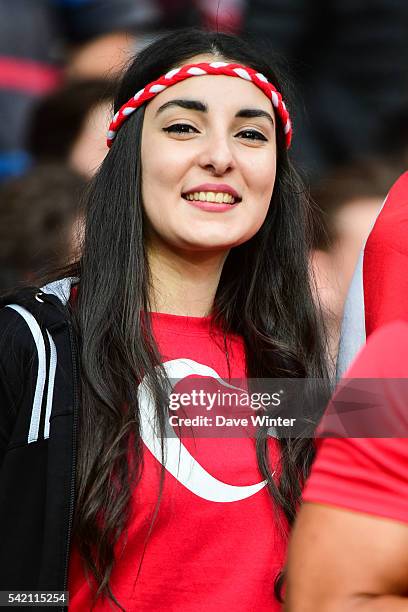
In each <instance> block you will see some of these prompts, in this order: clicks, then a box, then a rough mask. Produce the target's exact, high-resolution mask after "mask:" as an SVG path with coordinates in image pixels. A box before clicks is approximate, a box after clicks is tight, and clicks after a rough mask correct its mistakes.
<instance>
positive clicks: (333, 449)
mask: <svg viewBox="0 0 408 612" xmlns="http://www.w3.org/2000/svg"><path fill="white" fill-rule="evenodd" d="M345 378H360V379H362V378H383V379H384V385H383V393H384V394H385V398H386V402H387V403H386V405H387V408H388V409H389V411H390V413H391V415H390V416H392V418H394V419H395V420H396V421H397V422H398V423H399V425H400V428H401V429H400V431H403V432H404V434H405V435H406V433H405V432H406V431H407V429H408V410H407V405H408V401H407V396H406V393H401V389H405V388H406V386H404V387H401V386H399V387H398V386H397V385H396V384H393V383H392V381H390V380H389V379H390V378H393V379H397V378H408V325H407V324H406V323H405V322H401V321H397V322H394V323H391V324H388V325H386V326H385V327H382V328H381V329H379V330H377V331H376V332H374V334H373V335H372V336H370V338H369V339H368V342H367V344H366V346H365V347H364V348H363V350H362V351H361V352H360V354H359V355H358V356H357V358H356V360H355V361H354V363H353V364H352V366H351V368H350V369H349V371H348V372H347V373H346V375H345ZM396 390H399V392H396ZM340 393H341V391H340ZM337 400H341V396H339V395H338V396H337ZM303 499H304V500H305V501H311V502H317V503H323V504H330V505H334V506H340V507H343V508H347V509H350V510H356V511H359V512H365V513H368V514H373V515H376V516H381V517H387V518H391V519H395V520H398V521H403V522H405V523H408V439H407V438H341V439H335V438H326V439H324V440H321V441H320V443H319V451H318V455H317V459H316V461H315V463H314V465H313V469H312V473H311V476H310V478H309V480H308V481H307V483H306V486H305V489H304V493H303Z"/></svg>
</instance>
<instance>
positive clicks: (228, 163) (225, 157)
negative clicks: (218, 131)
mask: <svg viewBox="0 0 408 612" xmlns="http://www.w3.org/2000/svg"><path fill="white" fill-rule="evenodd" d="M231 144H232V143H231V142H230V141H229V138H228V137H227V136H225V135H213V136H209V137H208V138H207V139H206V142H205V146H204V149H203V151H202V152H201V154H200V165H201V167H202V168H205V169H206V170H208V171H210V172H211V173H212V174H213V175H214V176H221V175H223V174H228V173H229V172H230V171H231V170H232V169H233V168H234V167H235V160H234V156H233V152H232V150H231Z"/></svg>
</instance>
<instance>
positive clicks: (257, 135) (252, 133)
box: [237, 130, 268, 142]
mask: <svg viewBox="0 0 408 612" xmlns="http://www.w3.org/2000/svg"><path fill="white" fill-rule="evenodd" d="M237 136H239V137H240V138H245V139H248V140H263V141H265V142H266V141H267V140H268V139H267V138H265V136H264V135H263V134H262V133H261V132H258V131H257V130H242V131H241V132H239V133H238V134H237Z"/></svg>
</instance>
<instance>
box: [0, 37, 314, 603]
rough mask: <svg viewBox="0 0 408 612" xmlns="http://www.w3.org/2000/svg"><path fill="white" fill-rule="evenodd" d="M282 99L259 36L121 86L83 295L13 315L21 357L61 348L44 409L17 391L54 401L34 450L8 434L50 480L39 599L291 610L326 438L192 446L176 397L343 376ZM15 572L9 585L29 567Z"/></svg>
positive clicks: (170, 52)
mask: <svg viewBox="0 0 408 612" xmlns="http://www.w3.org/2000/svg"><path fill="white" fill-rule="evenodd" d="M281 87H282V85H281V83H280V82H278V79H277V77H276V74H275V73H274V72H273V71H272V69H271V67H270V66H268V65H266V64H265V63H264V62H263V61H261V59H260V58H259V57H258V56H257V55H256V54H255V53H254V52H253V51H252V50H251V49H250V48H248V47H247V45H246V44H244V43H243V42H242V41H240V40H239V39H237V38H236V37H231V36H228V35H225V34H215V33H204V32H201V31H188V32H180V33H176V34H171V35H169V36H167V37H166V38H164V39H161V40H159V41H157V42H155V43H153V44H152V45H151V46H150V47H148V48H147V49H145V50H144V51H143V52H142V53H141V54H140V55H139V56H138V57H137V58H136V59H135V61H134V62H133V63H132V64H131V65H130V67H129V68H128V70H127V72H126V73H125V75H124V76H123V80H122V82H121V85H120V87H119V91H118V94H117V97H116V101H115V113H116V114H115V117H114V120H113V122H112V124H111V128H110V132H109V135H108V136H109V144H110V151H109V153H108V155H107V157H106V158H105V160H104V162H103V163H102V166H101V168H100V170H99V172H98V174H97V176H96V177H95V179H94V181H93V184H92V186H91V188H90V191H89V194H88V198H87V220H86V237H85V244H84V249H83V254H82V257H81V260H80V261H79V262H78V264H77V265H76V266H74V267H73V268H72V269H71V270H70V275H71V276H73V277H76V280H73V279H65V281H63V282H62V283H59V284H58V283H57V284H54V285H51V286H47V287H46V288H44V290H43V291H41V292H37V293H35V294H30V295H28V294H25V297H23V298H19V302H18V303H17V304H16V303H14V304H9V306H10V308H3V310H2V311H1V313H0V314H1V318H2V324H3V326H4V327H5V328H7V329H12V330H13V338H14V340H13V343H14V345H15V344H16V343H17V340H16V339H17V338H19V341H18V347H20V346H21V344H22V343H23V342H25V343H28V342H30V341H31V345H32V346H33V339H32V338H29V336H30V331H31V333H32V334H33V325H34V324H33V321H32V319H30V316H31V317H32V318H35V319H36V320H37V321H38V327H39V330H40V332H39V333H41V334H42V335H41V338H43V339H44V346H45V349H44V351H42V346H39V344H41V343H38V342H37V344H36V345H35V347H34V348H36V350H37V353H36V355H37V357H36V358H31V360H30V363H31V364H32V363H35V364H36V363H37V362H38V363H40V361H41V355H43V362H44V364H45V366H44V368H45V374H44V376H43V378H44V383H43V385H42V388H43V395H42V396H41V394H40V393H39V394H38V393H37V391H38V386H39V383H38V381H39V380H40V379H41V377H40V366H38V376H37V379H36V380H37V382H35V379H34V381H33V383H32V385H31V387H30V389H31V396H30V394H29V392H28V391H27V392H26V394H25V395H24V397H23V399H21V382H18V380H17V382H15V384H14V386H13V387H12V388H10V385H7V384H6V383H4V387H3V391H2V393H3V395H4V397H8V398H10V397H12V398H17V399H16V400H15V401H16V402H17V401H19V402H20V403H24V401H25V402H26V404H27V405H28V404H29V405H31V404H30V399H29V398H30V397H31V398H32V396H33V395H34V396H35V399H36V401H37V404H36V410H37V412H35V410H34V407H33V408H32V409H31V411H30V408H27V413H28V417H27V419H28V420H29V423H30V427H29V429H28V438H27V435H26V434H27V431H26V430H24V428H23V429H21V427H22V426H21V424H20V430H19V431H20V434H19V435H20V438H18V437H17V438H16V442H13V443H12V444H11V445H10V442H9V440H10V436H12V434H11V433H10V432H11V431H13V428H12V425H11V424H10V420H11V417H10V416H9V415H7V419H8V420H7V422H6V424H5V425H4V427H2V430H1V432H2V438H1V439H2V440H3V449H4V451H5V450H6V448H7V449H8V452H7V453H6V454H5V458H4V462H3V469H4V470H6V468H7V470H8V471H7V475H8V480H7V482H8V483H9V479H10V478H11V474H13V475H14V480H13V482H14V483H15V482H16V478H17V479H18V478H24V479H25V480H24V482H26V483H28V482H29V483H31V485H30V490H32V489H33V487H34V486H36V487H37V489H38V486H39V485H38V482H37V481H35V482H37V484H34V481H33V478H34V477H33V475H32V470H34V469H36V470H40V475H38V474H37V479H38V478H40V479H41V478H42V480H41V487H42V489H41V491H40V490H38V493H37V495H38V496H39V497H40V498H41V500H42V501H41V503H39V504H37V506H38V507H36V519H37V521H40V522H41V520H42V521H43V531H44V533H43V532H40V534H39V535H38V538H37V539H38V542H37V544H36V543H35V542H34V540H33V538H34V535H33V533H32V529H31V530H30V532H29V534H28V533H27V532H28V529H26V531H23V532H21V531H20V532H19V541H20V540H21V539H22V537H23V535H26V536H27V540H26V542H27V541H29V544H27V543H26V544H24V545H21V546H20V550H21V551H22V552H24V551H27V550H28V548H29V550H30V555H31V559H34V560H35V564H36V570H35V571H33V568H32V566H29V565H27V561H26V558H27V553H26V554H25V555H23V557H25V559H21V558H20V560H19V562H20V565H21V567H22V569H21V573H20V576H27V581H28V582H29V583H30V584H27V583H26V584H25V585H23V584H21V580H20V587H19V588H23V586H24V588H26V589H27V588H41V587H44V585H47V587H48V588H50V587H51V586H53V588H58V587H59V588H64V587H66V586H67V585H68V586H69V592H70V607H71V609H73V610H84V609H89V608H90V607H91V605H92V602H93V601H95V600H96V604H95V609H99V610H102V609H110V607H111V606H112V605H113V604H115V605H116V606H119V608H121V609H125V610H155V611H158V610H189V611H191V612H192V611H198V610H206V611H209V610H227V609H233V610H236V611H238V610H242V611H244V610H253V609H257V610H277V609H278V608H279V604H278V602H277V600H276V598H275V596H274V583H275V581H276V579H277V577H278V576H279V575H280V572H281V570H282V567H283V565H284V557H285V545H286V535H287V527H288V525H290V524H291V522H292V521H293V518H294V515H295V511H296V506H297V504H298V502H299V498H300V492H301V486H302V482H303V480H304V478H305V476H306V475H307V473H308V470H309V466H310V464H311V461H312V457H313V444H312V442H311V441H309V440H307V439H282V440H277V439H276V438H273V437H270V436H268V435H267V429H266V428H264V429H263V430H262V431H261V432H260V434H259V435H258V437H257V440H255V439H254V438H248V437H246V438H245V437H242V436H241V437H236V438H232V437H230V438H223V439H220V438H219V437H218V438H217V437H216V436H215V434H214V437H208V436H207V437H195V438H193V437H191V436H190V437H185V438H183V437H182V438H181V440H180V439H179V438H178V437H169V435H168V434H169V429H168V420H167V417H168V414H169V384H170V383H171V385H173V386H175V385H176V382H177V381H183V380H184V379H185V378H186V377H188V376H191V375H195V376H202V377H203V376H204V377H210V378H213V379H216V381H218V382H219V383H220V386H221V387H222V386H224V387H225V386H227V387H228V385H229V384H230V383H231V381H233V380H234V379H243V378H246V377H247V378H257V379H260V378H275V377H281V378H284V377H285V378H288V377H294V378H302V377H316V378H321V377H325V376H326V368H325V360H324V347H323V342H322V335H321V331H320V323H319V321H320V315H319V313H318V312H317V310H316V308H315V305H314V302H313V299H312V292H311V289H310V285H309V274H308V232H309V205H308V202H307V201H306V199H305V198H304V196H303V190H302V186H301V185H300V183H299V181H298V179H297V177H296V174H295V172H294V170H293V168H292V166H291V163H290V161H289V158H288V153H287V147H288V145H289V143H290V136H291V124H290V119H289V115H288V112H287V109H286V106H285V103H284V101H283V100H284V92H283V91H282V89H281ZM282 96H283V97H282ZM57 296H59V299H58V297H57ZM61 301H62V302H68V303H67V306H62V305H61ZM6 311H7V312H6ZM22 319H24V320H22ZM61 319H62V321H61ZM71 322H73V325H71ZM24 325H25V327H24ZM30 325H31V327H30ZM27 327H29V329H27ZM45 327H46V329H45ZM17 328H18V330H19V331H17ZM64 334H65V335H64ZM64 338H65V340H64ZM8 342H10V334H8V335H7V334H5V335H3V350H2V351H0V355H2V364H1V365H2V368H3V369H8V371H10V368H12V367H13V365H12V363H11V364H10V363H9V361H7V360H6V358H5V350H6V343H8ZM77 343H78V344H79V351H78V353H79V355H80V360H79V361H78V359H77V349H76V345H77ZM33 350H34V349H32V351H33ZM22 352H23V353H24V355H26V354H27V352H28V353H29V351H28V349H27V348H24V351H23V349H20V348H18V350H17V351H14V353H13V354H17V357H16V359H17V358H18V356H19V355H20V359H21V353H22ZM48 352H49V355H50V356H49V358H48ZM25 359H26V361H29V359H28V357H25ZM36 360H37V361H36ZM15 369H16V370H18V371H19V372H21V367H20V369H19V366H18V362H17V361H16V365H15ZM78 370H79V374H78V373H77V372H78ZM20 376H21V374H20ZM16 378H18V377H16V376H14V378H13V376H10V373H9V374H8V379H9V380H15V379H16ZM41 380H42V379H41ZM41 380H40V382H41ZM72 381H73V382H72ZM26 387H27V385H26ZM34 387H35V390H34V391H33V389H34ZM40 387H41V385H40ZM27 394H28V395H27ZM36 394H37V395H36ZM27 398H28V399H27ZM9 401H10V400H9ZM34 403H35V402H34ZM26 404H25V405H26ZM10 412H11V411H10ZM33 415H35V418H34V416H33ZM4 418H5V417H4ZM21 420H22V417H21V418H20V421H19V422H21ZM22 431H23V432H24V435H26V438H27V439H26V438H24V435H23V433H21V432H22ZM18 442H20V447H19V449H20V450H19V453H20V454H23V453H24V452H25V453H26V454H25V455H24V457H25V458H26V461H30V462H31V463H33V462H34V463H33V465H29V464H27V466H26V470H23V469H22V468H21V465H20V464H19V465H18V466H17V465H14V464H13V456H10V453H11V452H12V451H11V450H10V447H11V446H12V447H13V448H14V446H13V444H14V445H17V444H18ZM35 447H37V449H38V450H37V451H35ZM29 452H30V453H31V454H30V457H31V460H29V459H27V458H28V457H29V455H28V453H29ZM39 453H42V454H41V455H40V454H39ZM13 469H14V470H18V473H17V472H16V471H14V472H13ZM41 470H43V471H44V472H46V474H42V472H41ZM57 476H58V479H57ZM23 485H24V483H22V486H23ZM13 487H14V488H13ZM4 491H5V492H4V493H3V494H4V495H7V499H9V500H16V501H15V502H13V501H11V502H9V510H8V511H7V512H6V513H5V514H6V515H7V516H5V517H4V523H3V524H5V525H6V527H8V528H7V529H6V528H5V529H4V535H5V537H6V538H8V540H7V541H9V542H10V546H11V544H12V541H13V542H14V541H15V538H14V539H13V540H12V537H13V534H14V536H15V534H16V528H15V521H16V518H15V512H17V511H18V508H20V513H21V504H22V497H21V495H22V493H21V487H19V489H18V493H17V492H16V490H15V484H14V485H11V484H8V488H7V486H6V488H5V489H4ZM3 499H4V498H3ZM13 503H14V504H15V505H14V511H13ZM10 508H11V509H10ZM23 514H24V513H23ZM37 515H38V516H37ZM21 522H22V521H20V523H21ZM0 524H1V522H0ZM20 527H21V525H20ZM0 561H2V562H3V566H4V568H5V572H6V574H3V576H4V575H10V574H11V570H10V571H9V570H7V568H8V567H9V566H10V559H9V556H8V557H4V558H1V557H0ZM16 564H17V561H16ZM23 566H24V567H23ZM0 568H1V564H0ZM0 574H1V572H0ZM4 580H6V579H5V578H3V582H4ZM10 580H11V578H10ZM11 586H16V580H14V581H13V584H8V585H7V586H4V588H11Z"/></svg>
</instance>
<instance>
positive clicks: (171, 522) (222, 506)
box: [69, 313, 285, 612]
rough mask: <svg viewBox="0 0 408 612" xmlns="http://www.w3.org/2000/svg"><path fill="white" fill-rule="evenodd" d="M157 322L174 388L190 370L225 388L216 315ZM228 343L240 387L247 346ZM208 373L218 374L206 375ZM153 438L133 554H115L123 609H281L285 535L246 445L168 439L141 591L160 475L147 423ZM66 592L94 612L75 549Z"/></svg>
mask: <svg viewBox="0 0 408 612" xmlns="http://www.w3.org/2000/svg"><path fill="white" fill-rule="evenodd" d="M151 317H152V326H153V332H154V336H155V339H156V342H157V344H158V347H159V350H160V353H161V355H162V361H163V363H164V365H165V367H166V369H167V371H168V372H169V374H170V375H171V377H172V380H174V379H181V382H182V380H183V379H184V378H185V377H186V376H188V375H189V374H192V373H193V372H195V373H197V374H201V375H203V374H204V375H205V373H206V372H207V375H209V376H212V375H213V376H215V377H217V376H219V377H221V378H222V379H224V381H228V378H229V372H228V367H227V359H226V352H225V347H224V337H223V334H222V333H221V332H220V331H217V332H216V333H215V334H214V335H211V334H210V318H209V317H204V318H199V317H197V318H195V317H192V318H188V317H184V316H176V315H169V314H160V313H153V314H152V315H151ZM227 345H228V358H229V362H230V365H231V368H230V376H231V378H233V379H239V378H241V379H242V378H244V377H245V354H244V346H243V342H242V339H241V338H240V337H235V336H230V337H229V338H228V339H227ZM206 367H207V368H211V369H212V370H213V371H214V372H213V373H212V374H211V373H210V374H208V371H207V370H206ZM175 388H176V387H175ZM141 403H142V404H143V401H142V402H141ZM143 405H145V404H143ZM141 409H142V408H141ZM146 432H147V433H146ZM146 432H145V433H144V434H143V435H142V437H143V438H144V442H145V446H144V469H143V475H142V479H141V481H140V483H139V484H138V485H137V486H136V489H135V491H134V494H133V498H132V517H131V522H130V525H129V528H128V532H127V541H126V546H123V544H124V540H123V539H122V540H121V541H120V542H119V544H118V546H117V548H116V550H117V552H118V559H117V562H116V566H115V568H114V571H113V573H112V578H111V587H112V591H113V593H114V595H115V596H116V597H117V599H118V601H119V602H120V603H121V604H122V606H123V607H124V608H125V609H126V610H138V611H143V610H146V611H147V610H148V611H149V612H151V611H153V610H154V611H155V612H160V611H161V610H162V611H164V610H165V611H166V612H171V611H174V612H175V611H177V612H179V611H180V610H182V611H183V612H199V611H200V612H201V611H202V612H204V611H205V612H211V611H214V612H215V611H217V612H218V611H219V610H234V612H240V611H242V612H244V611H245V612H248V611H250V610H257V611H258V610H268V611H273V610H278V609H279V604H278V603H277V601H276V600H275V598H274V595H273V586H274V580H275V577H276V576H277V574H278V573H279V572H280V570H281V569H282V566H283V563H284V554H285V536H284V534H283V533H282V528H281V527H280V525H279V524H278V521H277V516H276V511H275V510H274V508H273V505H272V501H271V497H270V495H269V493H268V491H267V489H266V487H265V486H264V483H263V482H262V480H263V479H262V476H261V474H260V472H259V469H258V466H257V460H256V454H255V440H254V439H253V438H249V437H239V438H222V439H220V438H217V439H216V438H213V437H211V438H210V437H207V438H204V437H203V438H193V437H186V438H184V437H183V438H182V442H181V446H180V441H179V438H173V439H172V440H168V443H169V447H168V453H167V459H166V466H168V467H167V469H166V470H165V480H164V488H163V493H162V500H161V503H160V507H159V512H158V516H157V518H156V521H155V523H154V526H153V530H152V532H151V534H150V536H149V538H148V541H147V545H146V548H145V554H144V557H143V562H142V565H141V571H140V575H139V578H138V580H137V582H136V583H135V579H136V575H137V572H138V568H139V563H140V561H141V559H142V555H143V551H144V547H145V542H146V538H147V536H148V532H149V528H150V525H151V520H152V516H153V513H154V511H155V507H156V502H157V498H158V493H159V479H160V472H161V459H160V456H157V453H156V456H155V450H154V447H153V446H152V441H151V440H150V441H149V439H148V426H147V425H146ZM177 445H178V446H177ZM269 448H270V456H271V465H272V466H277V465H278V457H279V455H278V448H277V444H276V442H275V440H274V439H272V438H271V439H270V443H269ZM180 458H181V459H180ZM122 549H123V552H122V554H121V555H120V554H119V551H121V550H122ZM69 593H70V610H81V611H82V610H87V609H90V601H91V600H90V589H89V586H88V584H87V582H86V580H85V577H84V573H83V570H82V567H81V563H80V558H79V554H78V550H77V548H76V546H75V544H74V546H73V550H72V554H71V560H70V571H69ZM108 609H110V604H109V600H105V602H104V601H103V600H99V601H98V603H97V605H96V610H108Z"/></svg>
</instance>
